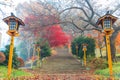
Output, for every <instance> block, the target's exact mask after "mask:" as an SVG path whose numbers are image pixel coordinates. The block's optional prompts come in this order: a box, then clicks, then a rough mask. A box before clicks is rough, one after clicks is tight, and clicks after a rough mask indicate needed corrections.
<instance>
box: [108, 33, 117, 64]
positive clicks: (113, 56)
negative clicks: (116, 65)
mask: <svg viewBox="0 0 120 80" xmlns="http://www.w3.org/2000/svg"><path fill="white" fill-rule="evenodd" d="M117 34H118V32H115V31H114V32H113V34H112V36H111V37H110V41H111V42H110V45H111V56H112V61H113V62H117V60H116V47H115V39H116V37H117Z"/></svg>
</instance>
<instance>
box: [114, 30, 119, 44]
mask: <svg viewBox="0 0 120 80" xmlns="http://www.w3.org/2000/svg"><path fill="white" fill-rule="evenodd" d="M115 42H116V43H115V45H116V46H119V45H120V32H119V33H118V35H117V37H116V40H115Z"/></svg>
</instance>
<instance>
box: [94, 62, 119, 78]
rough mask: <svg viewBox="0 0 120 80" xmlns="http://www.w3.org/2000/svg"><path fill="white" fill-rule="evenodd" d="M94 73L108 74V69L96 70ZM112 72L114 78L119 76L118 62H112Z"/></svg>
mask: <svg viewBox="0 0 120 80" xmlns="http://www.w3.org/2000/svg"><path fill="white" fill-rule="evenodd" d="M95 74H99V75H103V76H106V77H108V76H109V69H108V68H107V69H103V70H96V72H95ZM113 74H114V77H115V78H120V62H118V63H114V64H113Z"/></svg>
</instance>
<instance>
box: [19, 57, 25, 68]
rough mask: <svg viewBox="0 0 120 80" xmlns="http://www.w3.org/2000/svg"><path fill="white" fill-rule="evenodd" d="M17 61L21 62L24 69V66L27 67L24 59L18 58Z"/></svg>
mask: <svg viewBox="0 0 120 80" xmlns="http://www.w3.org/2000/svg"><path fill="white" fill-rule="evenodd" d="M17 60H18V61H19V62H20V65H19V67H22V66H24V65H25V63H24V61H23V59H22V58H20V57H18V58H17Z"/></svg>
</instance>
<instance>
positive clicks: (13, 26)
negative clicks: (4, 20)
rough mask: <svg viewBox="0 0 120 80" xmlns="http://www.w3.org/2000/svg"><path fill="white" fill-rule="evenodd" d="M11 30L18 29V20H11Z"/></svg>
mask: <svg viewBox="0 0 120 80" xmlns="http://www.w3.org/2000/svg"><path fill="white" fill-rule="evenodd" d="M10 30H16V22H15V21H10Z"/></svg>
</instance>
